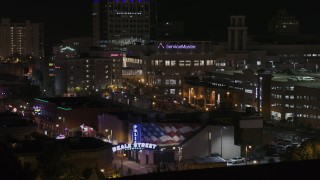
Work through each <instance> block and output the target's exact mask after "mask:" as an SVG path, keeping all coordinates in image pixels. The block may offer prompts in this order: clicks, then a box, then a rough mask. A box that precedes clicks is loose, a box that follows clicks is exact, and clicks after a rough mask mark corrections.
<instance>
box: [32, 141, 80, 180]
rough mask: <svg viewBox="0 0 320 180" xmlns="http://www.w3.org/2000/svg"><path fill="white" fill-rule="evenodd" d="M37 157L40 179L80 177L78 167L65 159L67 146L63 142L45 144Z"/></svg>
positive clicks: (54, 179) (53, 179)
mask: <svg viewBox="0 0 320 180" xmlns="http://www.w3.org/2000/svg"><path fill="white" fill-rule="evenodd" d="M43 147H44V149H43V152H42V153H41V154H40V155H39V156H38V157H37V160H38V163H39V164H38V170H39V175H40V177H41V178H42V179H47V180H56V179H80V173H79V171H78V169H77V168H76V167H75V166H73V165H72V164H71V163H69V162H68V161H67V157H68V153H69V152H68V147H67V146H65V145H63V144H58V143H55V144H54V143H52V144H45V145H44V146H43Z"/></svg>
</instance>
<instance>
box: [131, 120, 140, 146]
mask: <svg viewBox="0 0 320 180" xmlns="http://www.w3.org/2000/svg"><path fill="white" fill-rule="evenodd" d="M132 133H133V136H132V137H133V143H139V142H140V141H141V125H140V124H135V125H133V132H132Z"/></svg>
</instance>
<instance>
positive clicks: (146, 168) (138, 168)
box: [113, 159, 153, 176]
mask: <svg viewBox="0 0 320 180" xmlns="http://www.w3.org/2000/svg"><path fill="white" fill-rule="evenodd" d="M113 164H114V165H116V167H117V168H121V160H114V161H113ZM122 167H123V171H120V174H123V175H124V176H126V175H128V169H129V168H130V169H131V170H132V173H131V175H138V174H147V173H152V172H153V165H148V164H139V163H136V162H134V161H129V160H126V159H124V160H123V162H122Z"/></svg>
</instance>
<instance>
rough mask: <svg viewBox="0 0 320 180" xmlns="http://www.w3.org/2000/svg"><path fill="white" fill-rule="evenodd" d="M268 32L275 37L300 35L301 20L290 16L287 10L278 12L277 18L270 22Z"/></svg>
mask: <svg viewBox="0 0 320 180" xmlns="http://www.w3.org/2000/svg"><path fill="white" fill-rule="evenodd" d="M268 28H269V29H268V31H269V32H270V33H273V34H275V35H285V36H290V35H299V34H300V30H299V20H297V19H296V17H294V16H289V15H288V12H287V11H286V10H283V9H281V10H278V11H277V14H276V16H275V17H273V18H272V19H271V20H270V21H269V27H268Z"/></svg>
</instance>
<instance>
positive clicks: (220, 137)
mask: <svg viewBox="0 0 320 180" xmlns="http://www.w3.org/2000/svg"><path fill="white" fill-rule="evenodd" d="M223 129H227V128H226V127H224V126H222V127H221V128H220V143H221V144H220V147H221V150H220V155H221V158H222V130H223Z"/></svg>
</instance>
